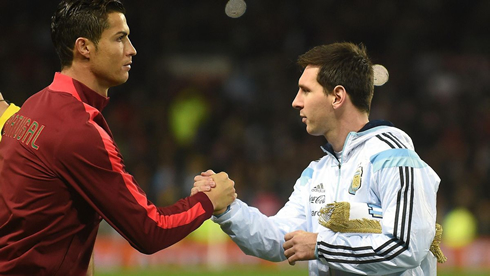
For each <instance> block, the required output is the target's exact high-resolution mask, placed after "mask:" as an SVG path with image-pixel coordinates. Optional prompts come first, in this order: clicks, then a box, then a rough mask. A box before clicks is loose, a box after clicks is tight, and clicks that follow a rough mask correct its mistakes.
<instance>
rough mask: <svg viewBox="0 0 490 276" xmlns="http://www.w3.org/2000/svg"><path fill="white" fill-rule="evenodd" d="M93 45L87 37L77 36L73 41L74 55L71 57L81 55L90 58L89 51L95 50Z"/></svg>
mask: <svg viewBox="0 0 490 276" xmlns="http://www.w3.org/2000/svg"><path fill="white" fill-rule="evenodd" d="M94 46H95V45H94V44H93V43H92V41H90V40H89V39H87V38H84V37H79V38H77V40H76V41H75V46H74V47H73V48H74V50H73V51H74V55H73V57H76V56H83V57H84V58H86V59H90V53H91V52H92V51H94V50H95V47H94Z"/></svg>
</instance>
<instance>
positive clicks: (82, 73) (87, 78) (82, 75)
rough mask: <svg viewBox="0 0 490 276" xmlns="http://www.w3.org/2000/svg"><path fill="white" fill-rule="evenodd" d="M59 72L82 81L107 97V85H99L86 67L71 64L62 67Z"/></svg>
mask: <svg viewBox="0 0 490 276" xmlns="http://www.w3.org/2000/svg"><path fill="white" fill-rule="evenodd" d="M61 73H62V74H63V75H66V76H69V77H71V78H73V79H75V80H77V81H79V82H81V83H83V84H84V85H86V86H87V87H88V88H90V89H92V90H93V91H95V92H97V93H98V94H99V95H101V96H104V97H107V95H108V91H109V87H106V86H104V85H101V83H100V82H98V81H97V78H96V77H95V76H94V75H93V74H92V73H91V72H90V71H89V70H87V69H86V68H78V67H77V66H73V65H72V66H70V67H65V68H63V70H61Z"/></svg>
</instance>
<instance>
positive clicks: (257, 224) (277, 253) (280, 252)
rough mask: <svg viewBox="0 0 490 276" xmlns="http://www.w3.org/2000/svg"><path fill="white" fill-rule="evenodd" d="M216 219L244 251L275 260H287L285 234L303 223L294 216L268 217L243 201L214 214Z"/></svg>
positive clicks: (237, 201)
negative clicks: (222, 212)
mask: <svg viewBox="0 0 490 276" xmlns="http://www.w3.org/2000/svg"><path fill="white" fill-rule="evenodd" d="M213 221H214V222H216V223H218V224H220V226H221V229H222V230H223V231H224V232H225V233H226V234H228V235H229V236H230V237H231V239H232V240H233V241H234V242H235V243H236V244H237V245H238V246H239V247H240V249H242V251H243V252H244V253H245V254H247V255H252V256H256V257H259V258H262V259H265V260H268V261H273V262H279V261H284V260H285V259H286V257H285V256H284V249H283V248H282V245H283V243H284V235H285V234H286V233H288V232H290V231H293V230H296V229H298V228H300V226H299V224H301V223H299V224H298V221H297V220H295V219H294V218H290V219H286V218H283V217H281V216H278V215H276V216H273V217H267V216H265V215H264V214H262V213H260V211H259V210H258V209H256V208H254V207H249V206H248V205H247V204H245V203H244V202H242V201H240V200H236V201H235V202H234V203H233V204H232V205H231V209H230V211H229V212H228V213H225V214H224V215H222V216H221V217H219V218H216V217H214V218H213Z"/></svg>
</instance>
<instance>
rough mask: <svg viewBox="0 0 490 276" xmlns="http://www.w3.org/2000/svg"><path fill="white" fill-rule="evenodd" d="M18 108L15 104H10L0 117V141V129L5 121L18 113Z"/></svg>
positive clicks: (0, 132) (0, 133)
mask: <svg viewBox="0 0 490 276" xmlns="http://www.w3.org/2000/svg"><path fill="white" fill-rule="evenodd" d="M19 109H20V107H18V106H16V105H15V104H10V106H9V107H8V108H7V110H5V112H4V113H3V114H2V116H0V141H1V140H2V131H1V130H2V129H3V126H4V125H5V123H6V122H7V120H8V119H9V118H10V117H11V116H12V115H14V114H15V113H17V111H19Z"/></svg>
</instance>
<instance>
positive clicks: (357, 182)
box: [349, 165, 362, 195]
mask: <svg viewBox="0 0 490 276" xmlns="http://www.w3.org/2000/svg"><path fill="white" fill-rule="evenodd" d="M361 185H362V166H361V165H359V167H358V168H357V170H356V173H355V174H354V178H352V183H351V184H350V187H349V194H351V195H355V194H356V192H357V190H359V189H360V188H361Z"/></svg>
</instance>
